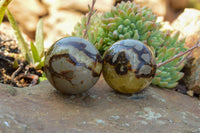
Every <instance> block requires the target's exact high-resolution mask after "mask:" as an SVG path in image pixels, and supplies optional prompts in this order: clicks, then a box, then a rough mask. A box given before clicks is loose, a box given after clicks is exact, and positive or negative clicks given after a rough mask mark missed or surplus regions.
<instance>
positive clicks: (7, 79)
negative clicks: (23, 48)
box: [0, 31, 43, 87]
mask: <svg viewBox="0 0 200 133" xmlns="http://www.w3.org/2000/svg"><path fill="white" fill-rule="evenodd" d="M42 73H43V71H42V70H36V69H35V68H34V67H32V66H31V65H29V64H28V63H27V62H26V61H25V60H24V59H23V58H22V54H21V52H20V50H19V48H18V44H17V41H16V40H14V39H12V37H10V36H9V35H7V34H5V33H3V32H1V31H0V83H3V84H9V85H13V86H15V87H28V86H31V85H34V84H37V83H38V79H39V77H41V76H42Z"/></svg>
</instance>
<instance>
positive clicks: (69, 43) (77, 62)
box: [44, 37, 102, 94]
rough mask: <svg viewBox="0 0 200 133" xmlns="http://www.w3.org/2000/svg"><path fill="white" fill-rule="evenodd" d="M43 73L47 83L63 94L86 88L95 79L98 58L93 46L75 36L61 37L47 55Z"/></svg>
mask: <svg viewBox="0 0 200 133" xmlns="http://www.w3.org/2000/svg"><path fill="white" fill-rule="evenodd" d="M44 66H45V67H44V71H45V73H46V76H47V79H48V80H49V82H50V83H51V84H52V85H53V86H54V87H55V88H56V89H57V90H59V91H61V92H63V93H66V94H78V93H82V92H84V91H86V90H88V89H90V88H91V87H92V86H93V85H94V84H95V83H96V82H97V80H98V79H99V76H100V74H101V70H102V59H101V56H100V54H99V52H98V50H97V49H96V48H95V46H94V45H93V44H91V43H90V42H88V41H87V40H85V39H83V38H79V37H65V38H62V39H60V40H58V41H57V42H55V43H54V44H53V45H52V46H51V47H50V49H49V50H48V52H47V55H46V58H45V62H44Z"/></svg>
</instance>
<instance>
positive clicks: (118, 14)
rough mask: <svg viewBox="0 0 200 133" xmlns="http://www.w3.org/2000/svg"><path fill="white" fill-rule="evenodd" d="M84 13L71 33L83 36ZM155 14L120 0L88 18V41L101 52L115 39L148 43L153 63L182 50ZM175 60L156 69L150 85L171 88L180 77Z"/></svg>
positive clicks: (181, 46) (181, 74) (132, 3)
mask: <svg viewBox="0 0 200 133" xmlns="http://www.w3.org/2000/svg"><path fill="white" fill-rule="evenodd" d="M86 20H87V16H84V17H83V18H82V20H81V22H80V23H78V24H77V25H76V26H75V29H74V32H73V33H72V35H73V36H78V37H81V36H83V31H84V29H85V27H86V25H85V22H86ZM156 20H157V16H156V15H154V14H153V12H152V10H151V9H149V8H147V7H140V6H139V5H137V4H136V3H134V2H121V3H120V4H118V5H117V6H116V7H113V8H112V9H111V11H109V12H106V13H102V14H95V15H94V16H92V18H91V22H90V29H89V31H88V40H89V41H90V42H91V43H93V44H94V45H95V46H96V47H97V49H98V50H99V52H100V53H101V55H103V54H104V52H105V51H106V50H107V49H108V48H109V47H110V46H111V45H112V44H113V43H115V42H117V41H119V40H124V39H134V40H139V41H141V42H143V43H144V44H146V45H148V46H149V47H150V48H151V49H152V50H153V51H154V54H155V57H156V59H157V64H158V63H161V62H164V61H166V60H168V59H169V58H171V57H173V56H175V55H176V54H177V53H179V52H181V51H185V48H184V47H183V45H184V40H183V41H179V40H178V36H179V33H176V34H174V35H173V36H172V35H171V32H170V31H162V30H161V26H162V25H161V23H159V22H157V21H156ZM181 59H182V58H179V59H176V60H174V61H172V62H170V63H168V64H167V65H165V66H162V67H160V68H159V69H157V72H156V76H155V78H154V79H153V82H152V84H154V85H158V86H160V87H167V88H173V87H175V86H176V85H177V84H178V83H177V81H178V80H179V79H181V78H182V77H183V73H181V72H180V70H181V69H182V67H183V66H184V62H183V63H181V64H179V62H180V60H181Z"/></svg>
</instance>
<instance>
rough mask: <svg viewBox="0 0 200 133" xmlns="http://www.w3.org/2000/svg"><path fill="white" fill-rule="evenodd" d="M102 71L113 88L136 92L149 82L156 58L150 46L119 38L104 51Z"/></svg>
mask: <svg viewBox="0 0 200 133" xmlns="http://www.w3.org/2000/svg"><path fill="white" fill-rule="evenodd" d="M102 72H103V76H104V79H105V81H106V82H107V83H108V85H109V86H110V87H111V88H113V89H114V90H116V91H119V92H121V93H136V92H139V91H141V90H143V89H144V88H146V87H147V86H148V85H149V84H150V83H151V81H152V79H153V77H154V75H155V73H156V60H155V57H154V54H153V53H152V51H151V50H150V48H149V47H147V46H146V45H145V44H143V43H142V42H140V41H137V40H133V39H127V40H121V41H118V42H116V43H114V44H113V45H112V46H111V47H110V48H109V49H108V50H107V51H106V52H105V54H104V58H103V71H102Z"/></svg>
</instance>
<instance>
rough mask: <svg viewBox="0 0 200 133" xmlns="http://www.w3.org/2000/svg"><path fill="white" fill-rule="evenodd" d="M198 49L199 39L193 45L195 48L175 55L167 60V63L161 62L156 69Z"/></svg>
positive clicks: (199, 45)
mask: <svg viewBox="0 0 200 133" xmlns="http://www.w3.org/2000/svg"><path fill="white" fill-rule="evenodd" d="M198 47H200V39H199V41H198V42H197V43H196V44H195V46H193V47H192V48H190V49H188V50H187V51H185V52H183V53H182V52H181V53H179V54H177V55H175V56H174V57H173V58H171V59H169V60H167V61H165V62H162V63H159V64H157V68H160V67H161V66H164V65H165V64H167V63H169V62H171V61H173V60H175V59H177V58H179V57H181V56H183V55H185V54H187V53H191V52H192V51H193V50H194V49H196V48H198Z"/></svg>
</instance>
